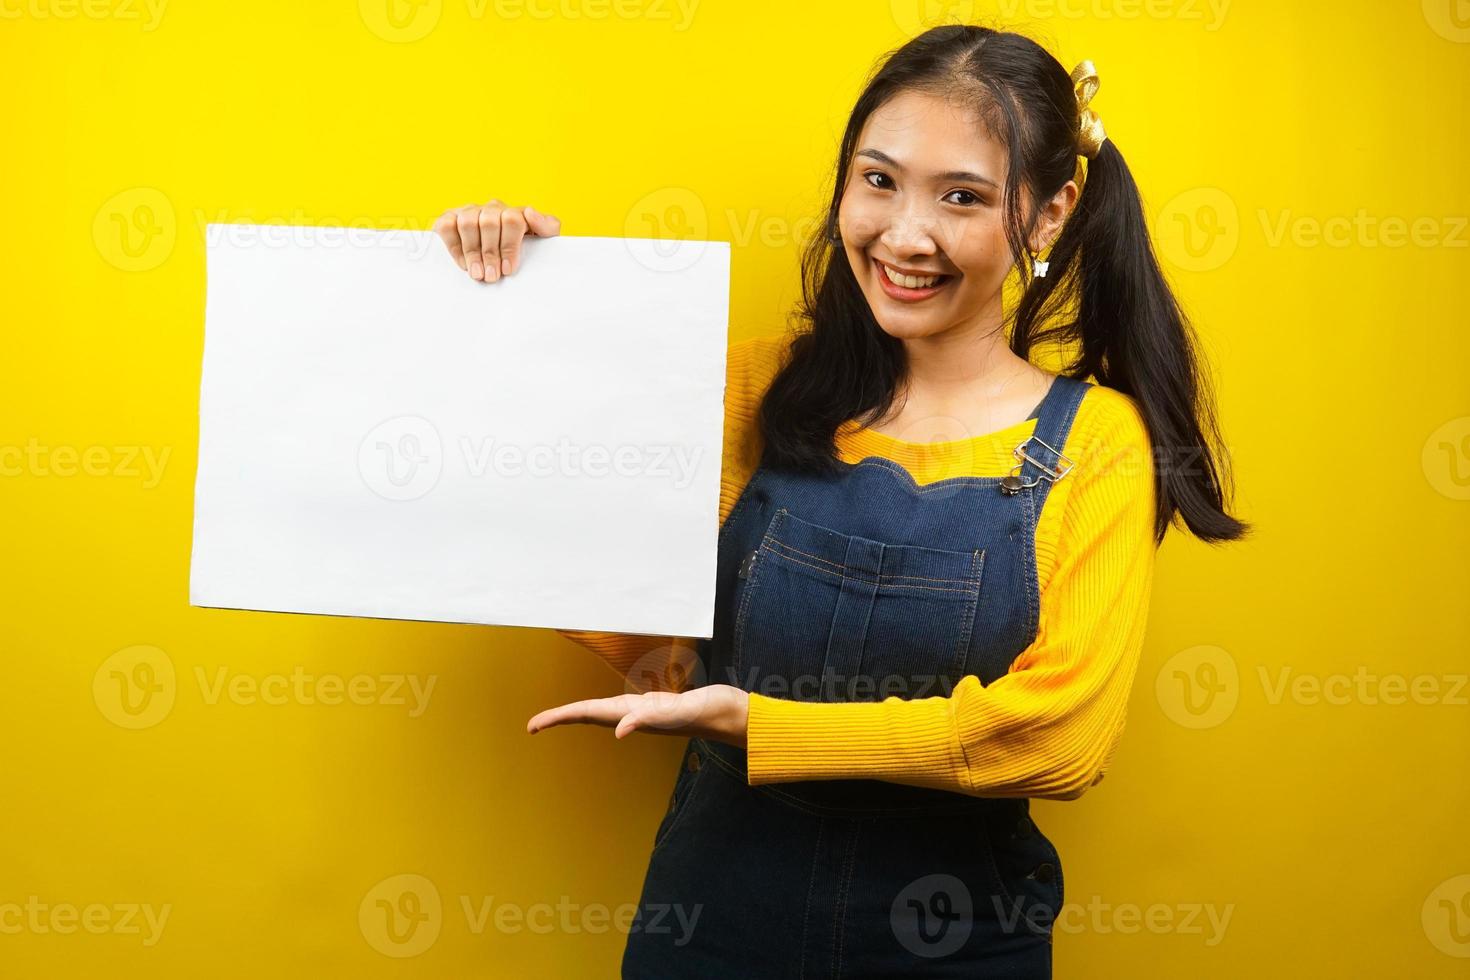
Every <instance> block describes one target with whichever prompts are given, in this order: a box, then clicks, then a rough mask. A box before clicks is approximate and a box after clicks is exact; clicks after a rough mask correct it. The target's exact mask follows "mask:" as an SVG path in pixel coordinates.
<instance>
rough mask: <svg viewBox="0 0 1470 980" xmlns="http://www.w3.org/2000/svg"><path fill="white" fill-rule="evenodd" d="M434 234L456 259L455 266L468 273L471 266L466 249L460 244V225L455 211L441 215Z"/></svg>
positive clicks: (436, 222)
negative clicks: (466, 259)
mask: <svg viewBox="0 0 1470 980" xmlns="http://www.w3.org/2000/svg"><path fill="white" fill-rule="evenodd" d="M434 232H435V233H436V234H437V235H438V236H439V238H440V239H441V240H443V242H444V246H445V247H446V248H448V249H449V254H450V255H452V256H453V257H454V262H455V264H456V265H458V266H459V267H460V268H461V269H464V270H465V271H466V272H468V271H469V265H468V264H467V263H466V261H465V257H464V249H463V248H462V247H461V246H460V244H459V225H458V223H457V222H456V221H455V216H454V212H453V211H445V212H444V213H443V214H441V215H439V220H437V221H435V222H434Z"/></svg>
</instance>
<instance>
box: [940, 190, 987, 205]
mask: <svg viewBox="0 0 1470 980" xmlns="http://www.w3.org/2000/svg"><path fill="white" fill-rule="evenodd" d="M954 194H963V195H965V197H967V198H969V200H967V201H955V202H954V203H955V204H958V205H960V206H961V207H972V206H974V205H976V204H979V203H980V196H979V195H978V194H976V193H975V192H974V191H967V190H965V189H964V188H963V187H961V188H959V189H958V190H952V191H950V192H949V194H946V195H945V199H946V200H948V199H949V198H950V197H951V196H952V195H954Z"/></svg>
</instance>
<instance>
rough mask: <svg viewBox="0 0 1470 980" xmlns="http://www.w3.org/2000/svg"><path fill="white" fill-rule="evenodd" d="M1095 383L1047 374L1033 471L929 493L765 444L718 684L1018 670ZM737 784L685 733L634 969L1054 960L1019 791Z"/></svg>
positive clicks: (886, 684)
mask: <svg viewBox="0 0 1470 980" xmlns="http://www.w3.org/2000/svg"><path fill="white" fill-rule="evenodd" d="M1088 387H1090V385H1089V384H1088V383H1087V382H1083V381H1077V380H1075V379H1071V378H1067V377H1062V376H1058V377H1057V378H1056V380H1055V381H1054V382H1053V383H1052V386H1051V389H1050V390H1049V391H1048V392H1047V394H1046V397H1045V398H1043V399H1042V401H1041V404H1040V405H1039V406H1038V408H1037V410H1036V412H1035V413H1033V417H1035V418H1036V420H1037V421H1036V428H1035V433H1034V435H1033V436H1032V437H1031V438H1030V439H1028V440H1027V442H1026V443H1025V444H1024V449H1025V454H1024V457H1023V462H1022V464H1021V468H1020V472H1019V477H1020V480H1019V481H1017V480H1016V479H1015V477H1014V476H1013V477H1010V478H1000V477H955V478H952V479H946V480H940V481H938V482H935V483H930V484H928V485H925V486H919V485H917V484H916V483H915V482H914V480H913V478H912V477H911V476H910V475H909V473H908V472H907V471H906V470H905V469H904V468H903V467H902V466H900V465H899V464H898V463H895V462H893V461H891V460H888V459H884V458H882V457H877V456H870V457H867V458H865V459H863V460H861V461H859V462H857V463H843V464H841V466H840V468H839V470H838V472H837V473H836V475H832V476H812V475H795V474H791V473H788V472H784V471H780V470H777V469H774V468H770V467H767V466H766V465H764V461H763V462H762V465H761V466H760V467H759V468H758V469H757V470H756V472H755V474H754V476H752V478H751V480H750V482H749V483H748V484H747V485H746V487H745V489H744V491H743V492H742V494H741V496H740V498H739V499H738V500H737V501H736V503H735V505H734V507H733V508H732V509H731V511H730V514H729V516H728V517H727V519H726V521H725V523H724V525H723V526H722V527H721V529H720V536H719V553H718V559H717V576H718V577H717V580H716V607H715V623H714V638H713V639H711V640H702V641H700V644H699V647H698V650H699V656H700V659H701V663H702V666H703V668H704V670H705V671H706V672H707V673H706V676H707V678H708V683H712V684H732V685H734V686H737V687H740V688H742V689H744V690H747V691H757V692H760V693H763V694H767V695H769V696H772V697H781V698H787V699H791V700H801V701H879V700H882V699H884V698H886V697H889V696H893V695H897V696H899V697H901V698H904V699H910V698H919V697H932V696H936V695H946V694H948V693H950V691H951V690H952V689H953V687H954V684H955V683H957V682H958V681H959V679H960V678H962V677H964V676H966V675H969V674H973V675H975V676H977V677H979V678H980V681H981V683H982V684H987V685H988V684H990V683H991V682H992V681H994V680H995V679H996V678H998V677H1001V676H1003V675H1004V674H1005V673H1007V671H1008V670H1009V668H1010V666H1011V663H1012V662H1013V661H1014V660H1015V658H1016V657H1017V655H1019V654H1020V653H1021V652H1022V651H1023V650H1024V649H1025V648H1026V647H1027V646H1029V645H1030V644H1031V642H1032V641H1033V640H1034V639H1035V637H1036V630H1037V618H1038V615H1039V607H1040V594H1039V587H1038V583H1037V571H1036V522H1037V518H1038V516H1039V515H1040V513H1041V509H1042V506H1043V505H1044V503H1045V502H1046V498H1047V491H1048V490H1049V488H1050V487H1051V484H1052V479H1051V477H1052V476H1053V473H1051V472H1046V473H1043V468H1046V469H1047V470H1048V471H1049V470H1051V468H1053V467H1055V466H1057V464H1058V462H1059V460H1058V454H1059V451H1060V449H1061V448H1062V447H1063V446H1064V445H1065V443H1066V438H1067V433H1068V430H1069V429H1070V428H1071V425H1072V421H1073V419H1074V418H1075V416H1076V412H1077V407H1078V405H1079V404H1080V402H1081V400H1082V396H1083V395H1084V394H1085V393H1086V391H1087V389H1088ZM1038 440H1039V442H1038ZM1053 447H1054V449H1053ZM1038 461H1039V462H1040V463H1041V465H1040V466H1038V465H1036V464H1037V462H1038ZM1043 477H1045V478H1043ZM1003 480H1005V481H1006V487H1005V488H1003V487H1002V482H1003ZM1018 486H1019V489H1016V488H1017V487H1018ZM1008 491H1011V492H1008ZM746 778H747V777H746V768H745V751H744V750H743V749H737V748H735V747H733V746H730V745H727V744H725V743H723V742H714V741H709V740H706V739H699V738H694V739H690V741H689V743H688V745H687V747H686V749H685V752H684V755H683V757H682V758H681V760H680V765H679V771H678V775H677V778H676V780H675V784H674V790H673V796H672V798H671V800H670V806H669V811H668V813H667V814H666V815H665V816H664V818H663V821H662V822H661V823H660V825H659V827H658V830H657V832H656V833H655V835H654V846H653V852H652V855H651V857H650V861H649V866H648V870H647V873H646V875H645V878H644V883H643V894H642V896H641V898H640V904H639V908H638V911H637V914H636V915H635V917H634V919H633V922H632V924H631V928H630V930H629V935H628V943H627V946H626V948H625V950H624V955H623V976H624V977H625V978H637V980H644V978H669V980H687V978H699V980H723V978H736V977H740V978H771V980H775V978H784V977H791V978H831V980H837V978H855V977H884V978H887V977H898V976H923V977H1049V976H1050V974H1051V929H1052V923H1053V921H1054V919H1055V917H1056V916H1057V915H1058V914H1059V913H1060V911H1061V906H1062V896H1063V888H1062V868H1061V861H1060V859H1059V858H1058V856H1057V852H1056V849H1055V848H1054V847H1053V846H1052V844H1051V842H1050V841H1049V840H1047V838H1046V836H1045V835H1044V834H1042V832H1041V831H1040V830H1039V829H1038V828H1037V827H1036V825H1035V824H1034V823H1033V822H1032V821H1031V819H1030V814H1029V801H1027V800H1025V799H1001V798H984V797H973V796H967V795H965V794H961V793H955V792H949V791H945V790H939V789H931V788H925V787H917V786H908V785H903V784H899V783H892V782H886V781H881V780H873V779H844V780H810V781H800V782H786V783H774V784H768V785H762V786H749V785H747V782H746Z"/></svg>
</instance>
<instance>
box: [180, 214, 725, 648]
mask: <svg viewBox="0 0 1470 980" xmlns="http://www.w3.org/2000/svg"><path fill="white" fill-rule="evenodd" d="M207 233H208V242H207V266H208V269H207V272H208V293H207V300H206V308H205V342H204V364H203V376H202V382H201V390H200V399H199V470H198V475H197V479H196V485H195V503H194V543H193V560H192V563H191V566H190V583H189V588H190V603H191V604H193V605H196V606H215V607H228V608H235V609H259V610H272V611H280V612H298V613H326V614H332V615H343V616H369V617H383V618H391V619H413V620H438V621H445V622H463V623H487V624H501V625H512V626H541V627H556V628H563V629H591V630H608V631H612V632H633V633H649V634H656V635H667V636H690V637H708V636H710V635H711V634H712V632H713V617H714V589H715V546H716V538H717V535H718V518H719V478H720V456H721V442H722V434H723V403H724V387H725V351H726V343H727V327H728V311H729V269H730V264H729V263H730V251H729V245H728V243H725V242H669V241H654V240H649V239H622V238H590V237H576V236H571V237H568V236H561V237H557V238H550V239H538V238H528V239H527V240H526V242H525V244H524V247H525V253H524V256H523V259H522V264H521V268H520V269H519V271H517V272H516V273H515V274H514V275H512V276H511V277H509V278H508V279H502V280H501V281H499V282H496V283H482V282H476V281H474V280H472V279H470V277H469V276H468V274H466V273H465V272H463V271H461V270H460V269H459V267H458V266H457V265H455V263H454V261H453V259H452V258H450V256H449V253H448V251H447V250H446V249H445V247H444V245H443V243H442V242H441V241H440V240H439V238H438V236H437V235H435V234H434V233H433V232H409V231H390V232H377V231H368V230H365V229H342V228H309V227H299V226H287V225H223V224H211V225H209V226H208V230H207ZM517 453H518V455H517Z"/></svg>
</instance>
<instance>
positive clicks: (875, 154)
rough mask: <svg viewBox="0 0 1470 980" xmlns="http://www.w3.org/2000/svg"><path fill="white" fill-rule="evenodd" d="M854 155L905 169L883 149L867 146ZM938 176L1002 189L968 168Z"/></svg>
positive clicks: (894, 167) (943, 178) (898, 168)
mask: <svg viewBox="0 0 1470 980" xmlns="http://www.w3.org/2000/svg"><path fill="white" fill-rule="evenodd" d="M854 155H855V156H860V157H872V158H873V159H874V160H877V161H878V162H879V163H883V164H887V165H888V166H890V167H892V168H893V169H895V170H902V169H903V164H901V163H899V162H898V161H897V160H895V159H893V157H891V156H889V155H888V154H886V153H884V152H883V151H882V150H875V149H873V148H872V147H865V148H864V149H861V150H858V151H857V153H856V154H854ZM936 176H937V177H938V179H939V180H967V181H970V182H971V183H975V184H985V185H987V186H990V187H993V188H995V189H996V190H1000V185H999V184H997V183H996V182H995V181H993V180H991V179H990V178H989V177H982V176H981V175H980V174H977V173H971V172H970V171H968V170H946V171H945V172H944V173H942V174H937V175H936Z"/></svg>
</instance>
